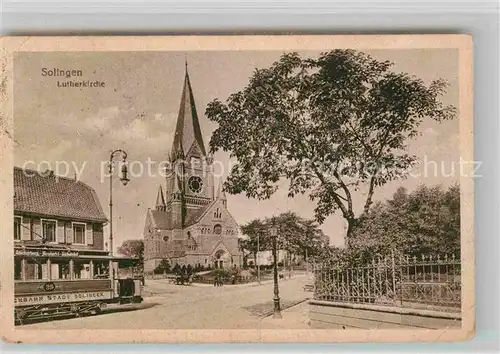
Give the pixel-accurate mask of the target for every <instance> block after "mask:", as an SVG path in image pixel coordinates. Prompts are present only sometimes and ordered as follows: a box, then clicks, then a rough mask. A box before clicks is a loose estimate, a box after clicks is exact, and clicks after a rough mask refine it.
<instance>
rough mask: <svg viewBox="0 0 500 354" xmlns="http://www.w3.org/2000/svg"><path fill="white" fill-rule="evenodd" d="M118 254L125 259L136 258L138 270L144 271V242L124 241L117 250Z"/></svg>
mask: <svg viewBox="0 0 500 354" xmlns="http://www.w3.org/2000/svg"><path fill="white" fill-rule="evenodd" d="M118 253H119V254H121V255H124V256H126V257H132V258H138V259H139V265H138V266H139V268H140V269H144V241H143V240H126V241H123V243H122V245H121V246H120V247H119V248H118Z"/></svg>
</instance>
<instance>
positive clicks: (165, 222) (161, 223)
mask: <svg viewBox="0 0 500 354" xmlns="http://www.w3.org/2000/svg"><path fill="white" fill-rule="evenodd" d="M149 212H150V213H151V216H152V217H153V222H154V224H155V227H156V228H157V229H161V230H171V229H172V218H171V217H170V212H168V211H162V210H152V209H150V210H149Z"/></svg>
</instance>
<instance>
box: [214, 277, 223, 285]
mask: <svg viewBox="0 0 500 354" xmlns="http://www.w3.org/2000/svg"><path fill="white" fill-rule="evenodd" d="M222 285H224V282H223V281H222V275H220V274H217V275H216V276H215V278H214V286H222Z"/></svg>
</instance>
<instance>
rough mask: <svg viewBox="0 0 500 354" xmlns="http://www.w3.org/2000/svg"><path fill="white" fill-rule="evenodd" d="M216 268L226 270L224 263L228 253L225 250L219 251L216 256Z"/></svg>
mask: <svg viewBox="0 0 500 354" xmlns="http://www.w3.org/2000/svg"><path fill="white" fill-rule="evenodd" d="M214 258H215V260H214V266H215V268H224V261H225V258H226V252H225V251H224V250H218V251H217V252H215V255H214Z"/></svg>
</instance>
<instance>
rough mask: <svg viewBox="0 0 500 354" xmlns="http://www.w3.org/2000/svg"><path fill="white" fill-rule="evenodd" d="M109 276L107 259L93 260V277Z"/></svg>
mask: <svg viewBox="0 0 500 354" xmlns="http://www.w3.org/2000/svg"><path fill="white" fill-rule="evenodd" d="M108 277H109V262H108V261H94V278H96V279H99V278H108Z"/></svg>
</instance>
